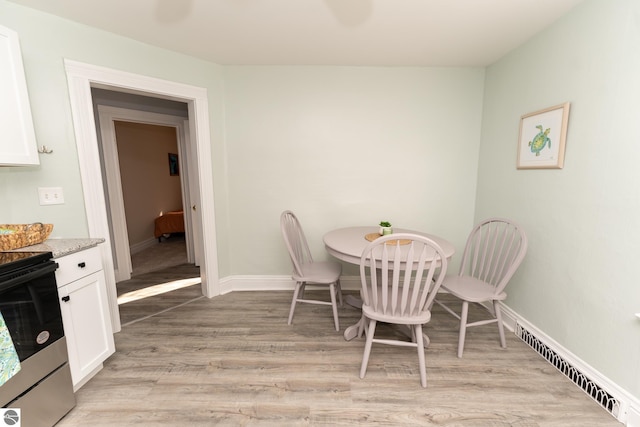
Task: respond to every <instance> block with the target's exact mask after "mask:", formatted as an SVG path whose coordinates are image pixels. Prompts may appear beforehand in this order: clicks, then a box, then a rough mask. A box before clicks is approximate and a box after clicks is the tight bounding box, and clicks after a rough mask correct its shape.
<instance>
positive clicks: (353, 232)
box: [323, 227, 456, 341]
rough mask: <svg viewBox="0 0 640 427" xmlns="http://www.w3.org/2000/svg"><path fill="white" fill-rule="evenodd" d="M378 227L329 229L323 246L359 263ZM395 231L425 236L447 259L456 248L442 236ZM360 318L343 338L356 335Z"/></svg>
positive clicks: (353, 300) (352, 302)
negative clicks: (370, 237) (368, 237)
mask: <svg viewBox="0 0 640 427" xmlns="http://www.w3.org/2000/svg"><path fill="white" fill-rule="evenodd" d="M378 230H379V227H346V228H339V229H336V230H332V231H329V232H328V233H327V234H325V235H324V238H323V240H324V246H325V248H326V250H327V252H328V253H329V254H331V255H332V256H333V257H335V258H337V259H339V260H341V261H344V262H348V263H350V264H355V265H360V258H361V257H362V252H363V251H364V249H365V248H366V247H367V245H368V244H369V243H371V242H370V241H369V240H367V237H366V236H367V235H369V234H372V233H378ZM393 232H394V234H395V233H412V234H419V235H421V236H425V237H428V238H430V239H431V240H433V241H434V242H436V243H437V244H438V245H439V246H440V247H441V248H442V250H443V251H444V254H445V256H446V257H447V259H451V257H452V256H453V254H454V253H455V251H456V249H455V246H453V243H451V242H449V241H448V240H446V239H443V238H442V237H439V236H435V235H433V234H428V233H423V232H421V231H414V230H407V229H403V228H394V229H393ZM346 302H347V304H349V305H352V306H355V307H360V306H361V302H360V301H359V299H358V298H355V297H352V296H351V295H349V296H347V298H346ZM362 321H363V320H362V319H360V321H358V323H356V324H355V325H352V326H349V327H348V328H347V329H345V331H344V339H345V340H347V341H349V340H352V339H353V338H355V337H356V336H358V333H359V332H358V331H359V330H360V328H361V327H362Z"/></svg>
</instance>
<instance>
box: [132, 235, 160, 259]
mask: <svg viewBox="0 0 640 427" xmlns="http://www.w3.org/2000/svg"><path fill="white" fill-rule="evenodd" d="M157 244H158V239H156V238H152V239H147V240H143V241H142V242H138V243H135V244H133V245H131V246H129V252H130V253H131V255H133V254H137V253H138V252H141V251H143V250H145V249H148V248H150V247H152V246H154V245H157Z"/></svg>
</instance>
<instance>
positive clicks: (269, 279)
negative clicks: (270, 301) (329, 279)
mask: <svg viewBox="0 0 640 427" xmlns="http://www.w3.org/2000/svg"><path fill="white" fill-rule="evenodd" d="M340 286H341V288H342V289H344V290H358V289H360V278H359V277H357V276H342V277H341V278H340ZM294 287H295V282H294V281H293V279H291V276H228V277H225V278H223V279H220V288H221V289H222V294H228V293H229V292H237V291H240V292H241V291H293V288H294Z"/></svg>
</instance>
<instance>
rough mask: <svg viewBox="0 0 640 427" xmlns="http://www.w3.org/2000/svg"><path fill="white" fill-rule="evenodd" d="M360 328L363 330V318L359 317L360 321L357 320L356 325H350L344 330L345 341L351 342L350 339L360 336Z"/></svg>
mask: <svg viewBox="0 0 640 427" xmlns="http://www.w3.org/2000/svg"><path fill="white" fill-rule="evenodd" d="M362 328H364V318H362V317H361V318H360V320H358V323H356V324H355V325H351V326H349V327H348V328H347V329H345V330H344V339H345V341H351V340H352V339H354V338H355V337H357V336H358V335H360V331H361V330H362Z"/></svg>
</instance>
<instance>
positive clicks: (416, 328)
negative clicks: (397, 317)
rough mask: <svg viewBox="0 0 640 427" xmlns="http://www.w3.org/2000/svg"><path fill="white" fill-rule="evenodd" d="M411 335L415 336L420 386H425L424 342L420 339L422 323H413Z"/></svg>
mask: <svg viewBox="0 0 640 427" xmlns="http://www.w3.org/2000/svg"><path fill="white" fill-rule="evenodd" d="M412 330H413V335H415V337H416V344H417V347H418V365H419V366H420V384H421V385H422V387H425V388H426V387H427V366H426V364H425V361H424V342H423V340H422V325H415V326H414V327H413V328H412Z"/></svg>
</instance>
